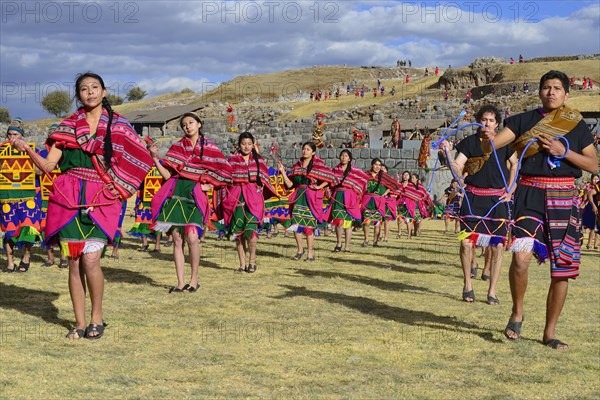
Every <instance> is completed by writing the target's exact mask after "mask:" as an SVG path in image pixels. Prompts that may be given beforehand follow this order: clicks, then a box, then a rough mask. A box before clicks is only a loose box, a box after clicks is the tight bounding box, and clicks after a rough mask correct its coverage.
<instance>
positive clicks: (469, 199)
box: [442, 105, 518, 305]
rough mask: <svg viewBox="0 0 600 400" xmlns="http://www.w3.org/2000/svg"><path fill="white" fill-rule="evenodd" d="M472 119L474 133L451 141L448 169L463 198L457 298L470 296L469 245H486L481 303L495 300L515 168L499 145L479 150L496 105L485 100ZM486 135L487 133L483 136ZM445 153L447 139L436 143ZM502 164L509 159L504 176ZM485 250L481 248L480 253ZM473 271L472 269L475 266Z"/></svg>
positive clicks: (496, 115) (496, 118)
mask: <svg viewBox="0 0 600 400" xmlns="http://www.w3.org/2000/svg"><path fill="white" fill-rule="evenodd" d="M475 119H476V121H477V122H478V123H479V124H481V125H482V126H483V128H481V127H480V128H479V129H478V131H477V134H475V135H471V136H468V137H466V138H465V139H463V140H461V141H460V143H459V144H458V145H457V147H456V150H457V153H456V158H455V159H454V161H453V162H452V169H453V171H454V173H455V174H456V178H457V179H460V177H462V176H464V175H466V177H465V178H464V186H462V185H461V187H462V188H463V190H464V191H465V198H464V200H463V202H462V206H461V209H460V223H461V227H462V232H461V233H460V234H459V236H458V238H459V240H460V241H461V245H460V262H461V264H462V269H463V279H464V286H463V296H462V298H463V300H464V301H466V302H467V303H472V302H474V301H475V294H474V291H473V282H472V280H471V278H472V276H471V275H472V271H471V265H472V261H473V258H474V257H475V247H476V246H479V247H484V248H488V250H487V251H489V253H490V254H489V257H490V280H489V281H490V283H489V288H488V293H487V303H488V304H490V305H496V304H500V301H499V300H498V297H497V295H496V285H497V283H498V278H499V276H500V267H501V266H502V247H503V246H504V245H505V243H506V237H507V234H508V225H509V223H510V213H509V208H510V206H509V203H508V202H509V201H510V200H511V197H512V192H513V191H514V185H513V188H509V187H508V185H507V180H506V179H507V177H508V182H513V181H514V179H515V175H516V172H517V162H518V160H517V156H516V153H515V152H514V151H513V150H511V149H509V147H508V146H504V147H502V148H500V149H497V150H496V154H495V155H492V153H491V150H490V151H489V152H487V153H483V152H482V151H481V141H482V140H483V139H482V138H485V137H486V136H484V135H483V131H484V130H486V131H490V132H492V133H493V134H495V133H496V128H497V127H498V124H499V123H500V111H499V110H498V109H497V108H496V107H494V106H491V105H485V106H483V107H481V108H480V109H479V111H478V112H477V114H476V115H475ZM486 140H487V139H486ZM442 146H443V148H444V150H445V152H446V153H448V152H449V151H450V149H451V146H450V144H449V143H448V142H447V141H444V142H443V144H442ZM508 165H510V176H509V169H508ZM487 257H488V255H487V254H486V258H487ZM475 274H476V272H475Z"/></svg>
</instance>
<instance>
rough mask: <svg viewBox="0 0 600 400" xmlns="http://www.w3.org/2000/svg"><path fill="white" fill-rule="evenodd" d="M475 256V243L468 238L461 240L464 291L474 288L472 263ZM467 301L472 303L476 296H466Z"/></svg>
mask: <svg viewBox="0 0 600 400" xmlns="http://www.w3.org/2000/svg"><path fill="white" fill-rule="evenodd" d="M472 258H473V245H472V243H471V242H470V241H468V240H466V239H465V240H463V241H461V242H460V264H461V266H462V270H463V293H466V292H470V291H471V290H473V282H471V263H472ZM465 301H467V302H469V303H472V302H473V301H475V299H474V298H472V297H469V298H466V299H465Z"/></svg>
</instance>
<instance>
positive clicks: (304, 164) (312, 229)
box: [279, 142, 337, 261]
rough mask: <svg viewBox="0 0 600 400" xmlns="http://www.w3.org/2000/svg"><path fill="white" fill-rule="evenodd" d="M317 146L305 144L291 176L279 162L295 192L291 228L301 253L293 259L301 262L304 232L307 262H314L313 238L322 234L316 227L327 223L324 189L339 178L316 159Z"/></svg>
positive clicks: (288, 186)
mask: <svg viewBox="0 0 600 400" xmlns="http://www.w3.org/2000/svg"><path fill="white" fill-rule="evenodd" d="M316 152H317V146H316V145H315V144H314V143H313V142H306V143H304V144H303V145H302V158H300V160H299V161H298V162H297V163H296V164H295V165H294V166H293V167H292V170H291V171H290V173H289V174H287V173H286V171H285V167H284V166H283V165H282V164H281V163H280V164H279V172H280V173H281V175H282V176H283V182H284V184H285V186H286V187H287V188H292V187H294V188H295V189H296V190H295V191H294V193H293V194H292V196H290V214H291V215H292V225H291V226H290V227H289V228H288V229H289V230H291V231H293V232H294V235H295V237H296V244H297V246H298V251H297V252H296V255H295V256H294V260H300V259H301V258H302V256H303V255H304V247H303V246H302V233H304V234H305V235H306V244H307V246H308V254H307V256H306V257H307V258H306V261H314V260H315V254H314V251H313V243H314V236H315V234H317V236H318V235H319V230H318V229H317V225H318V224H320V223H323V222H325V221H326V219H327V216H326V215H325V214H324V213H323V189H324V188H325V186H327V185H329V184H332V183H333V184H335V183H336V181H337V179H336V177H335V175H334V174H333V172H332V171H331V170H330V169H329V168H327V166H326V165H325V163H324V162H323V160H321V159H320V158H319V157H317V154H316Z"/></svg>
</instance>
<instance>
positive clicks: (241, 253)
mask: <svg viewBox="0 0 600 400" xmlns="http://www.w3.org/2000/svg"><path fill="white" fill-rule="evenodd" d="M245 240H246V239H244V238H243V237H239V238H238V240H237V241H236V242H235V248H236V250H237V253H238V258H239V260H240V268H239V269H245V268H246V250H245V249H244V247H245V246H244V241H245ZM238 271H239V270H238Z"/></svg>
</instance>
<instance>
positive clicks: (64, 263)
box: [58, 259, 69, 268]
mask: <svg viewBox="0 0 600 400" xmlns="http://www.w3.org/2000/svg"><path fill="white" fill-rule="evenodd" d="M58 268H69V260H66V259H65V260H60V264H58Z"/></svg>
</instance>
